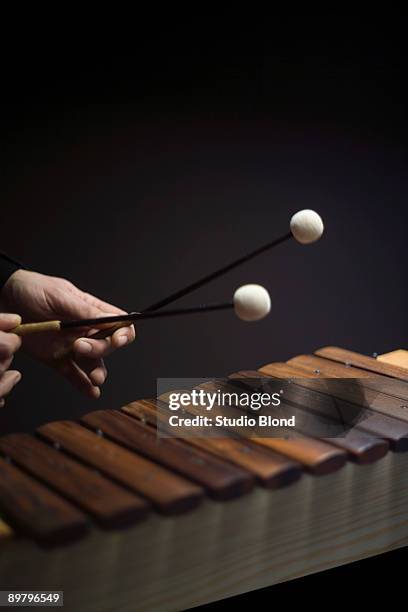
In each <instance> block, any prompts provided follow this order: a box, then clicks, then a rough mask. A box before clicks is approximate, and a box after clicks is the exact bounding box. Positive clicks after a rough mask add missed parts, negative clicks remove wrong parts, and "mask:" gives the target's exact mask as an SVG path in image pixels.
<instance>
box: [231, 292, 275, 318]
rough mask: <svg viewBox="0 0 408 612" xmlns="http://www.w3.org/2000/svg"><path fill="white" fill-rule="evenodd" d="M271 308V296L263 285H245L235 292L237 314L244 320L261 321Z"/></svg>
mask: <svg viewBox="0 0 408 612" xmlns="http://www.w3.org/2000/svg"><path fill="white" fill-rule="evenodd" d="M270 309H271V298H270V297H269V293H268V292H267V290H266V289H265V287H261V285H243V286H242V287H239V288H238V289H237V290H236V291H235V293H234V310H235V314H236V315H237V317H238V318H239V319H241V320H242V321H259V320H260V319H263V318H264V317H266V315H267V314H268V313H269V311H270Z"/></svg>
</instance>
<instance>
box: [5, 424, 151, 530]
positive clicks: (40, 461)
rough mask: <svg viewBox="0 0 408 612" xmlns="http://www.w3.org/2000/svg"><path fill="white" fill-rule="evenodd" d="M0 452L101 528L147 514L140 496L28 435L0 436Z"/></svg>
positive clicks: (134, 519) (128, 522)
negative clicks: (89, 517)
mask: <svg viewBox="0 0 408 612" xmlns="http://www.w3.org/2000/svg"><path fill="white" fill-rule="evenodd" d="M0 451H1V452H2V453H3V454H5V455H7V456H8V457H11V459H12V460H13V461H14V462H15V463H16V464H17V465H18V466H19V467H21V468H22V469H23V470H24V471H26V472H29V473H30V474H31V475H32V476H34V477H35V478H37V479H38V480H41V481H42V482H43V483H45V484H47V485H48V486H49V487H51V488H52V489H53V490H55V491H57V492H58V493H59V494H60V495H62V496H63V497H65V498H66V499H68V500H69V501H71V502H72V503H73V504H76V505H77V506H78V507H79V508H81V509H82V510H83V511H85V512H86V513H89V514H90V515H91V516H92V517H93V518H94V520H95V521H97V523H99V524H100V525H101V526H103V527H105V528H113V527H122V526H126V525H129V524H132V523H133V522H135V521H137V520H139V519H141V518H144V516H145V515H146V513H147V510H148V504H147V502H146V501H145V500H143V499H142V498H141V497H139V496H137V495H134V494H132V493H130V492H128V491H127V490H125V489H123V488H121V487H119V486H118V485H116V484H115V483H113V482H111V481H109V480H107V479H106V478H104V477H103V476H101V475H100V474H99V473H97V472H96V471H95V470H92V469H90V468H88V467H85V466H83V465H81V464H80V463H78V462H76V461H74V460H73V459H71V458H69V457H67V456H66V455H65V454H64V453H63V452H61V451H58V450H55V449H54V448H52V447H51V446H49V445H47V444H45V443H43V442H41V441H40V440H38V439H37V438H35V437H33V436H31V435H29V434H10V435H8V436H4V437H2V438H0Z"/></svg>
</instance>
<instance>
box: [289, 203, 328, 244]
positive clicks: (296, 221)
mask: <svg viewBox="0 0 408 612" xmlns="http://www.w3.org/2000/svg"><path fill="white" fill-rule="evenodd" d="M323 230H324V225H323V221H322V218H321V216H320V215H318V214H317V212H315V211H314V210H307V209H305V210H299V212H297V213H295V214H294V215H293V217H292V219H291V220H290V231H291V232H292V234H293V236H294V238H295V240H297V241H298V242H300V243H301V244H311V243H312V242H316V240H319V238H320V237H321V235H322V234H323Z"/></svg>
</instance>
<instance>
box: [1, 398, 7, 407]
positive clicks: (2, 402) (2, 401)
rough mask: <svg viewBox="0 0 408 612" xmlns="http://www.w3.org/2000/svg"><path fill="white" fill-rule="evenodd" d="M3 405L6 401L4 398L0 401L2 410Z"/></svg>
mask: <svg viewBox="0 0 408 612" xmlns="http://www.w3.org/2000/svg"><path fill="white" fill-rule="evenodd" d="M5 403H6V400H5V399H4V398H2V399H0V408H3V406H4V404H5Z"/></svg>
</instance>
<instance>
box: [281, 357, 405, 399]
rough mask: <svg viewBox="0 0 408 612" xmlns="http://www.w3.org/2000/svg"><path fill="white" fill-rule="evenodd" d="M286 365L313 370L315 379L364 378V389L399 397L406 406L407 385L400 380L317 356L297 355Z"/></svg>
mask: <svg viewBox="0 0 408 612" xmlns="http://www.w3.org/2000/svg"><path fill="white" fill-rule="evenodd" d="M287 363H288V365H293V366H296V367H297V368H299V367H300V368H302V369H305V370H306V371H308V372H310V371H311V370H313V373H314V375H315V377H328V378H359V379H362V378H364V382H363V385H364V387H365V388H367V389H373V390H374V391H379V392H380V393H386V394H387V395H392V396H393V397H399V398H400V399H402V400H404V401H403V402H401V403H402V404H404V403H405V405H408V383H406V382H403V381H402V380H397V379H396V378H389V377H387V376H382V375H381V374H374V373H373V372H368V371H367V370H362V369H360V368H355V367H352V366H349V365H345V364H344V363H339V362H337V361H330V359H324V358H323V357H317V355H298V356H297V357H293V358H292V359H289V361H288V362H287Z"/></svg>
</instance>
